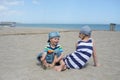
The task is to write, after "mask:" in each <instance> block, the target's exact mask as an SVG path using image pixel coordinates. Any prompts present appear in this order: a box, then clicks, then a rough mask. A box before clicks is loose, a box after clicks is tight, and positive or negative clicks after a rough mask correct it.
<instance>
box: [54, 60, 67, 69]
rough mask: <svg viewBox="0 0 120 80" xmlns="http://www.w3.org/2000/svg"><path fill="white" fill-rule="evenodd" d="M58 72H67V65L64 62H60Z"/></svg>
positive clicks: (56, 67)
mask: <svg viewBox="0 0 120 80" xmlns="http://www.w3.org/2000/svg"><path fill="white" fill-rule="evenodd" d="M55 70H56V71H63V70H66V65H65V62H64V61H63V60H61V61H60V66H55Z"/></svg>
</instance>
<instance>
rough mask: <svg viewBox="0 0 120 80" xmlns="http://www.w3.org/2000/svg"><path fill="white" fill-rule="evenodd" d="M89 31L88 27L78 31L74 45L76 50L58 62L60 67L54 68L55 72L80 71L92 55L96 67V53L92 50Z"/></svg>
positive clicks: (92, 44)
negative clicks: (77, 39)
mask: <svg viewBox="0 0 120 80" xmlns="http://www.w3.org/2000/svg"><path fill="white" fill-rule="evenodd" d="M91 32H92V31H91V29H90V27H89V26H84V27H82V28H81V29H80V33H79V38H80V39H81V40H79V41H78V43H77V45H76V50H75V51H74V52H73V53H71V54H69V55H67V56H66V57H65V58H63V59H62V60H61V61H60V66H55V70H56V71H62V70H65V69H67V68H68V69H81V68H82V67H83V66H85V64H86V62H87V61H88V60H89V58H90V57H91V56H92V55H93V60H94V65H95V66H98V63H97V59H96V52H95V48H94V43H93V40H92V39H91V38H90V37H91Z"/></svg>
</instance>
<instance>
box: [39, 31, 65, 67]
mask: <svg viewBox="0 0 120 80" xmlns="http://www.w3.org/2000/svg"><path fill="white" fill-rule="evenodd" d="M48 38H49V39H48V45H46V46H45V48H44V51H43V52H42V53H40V54H39V55H38V57H37V59H38V61H39V62H41V63H42V64H41V65H42V67H43V68H44V69H46V68H47V67H53V66H54V65H56V63H59V61H60V60H61V59H62V57H63V54H62V52H63V49H62V47H61V46H60V45H59V44H58V43H59V38H60V34H59V32H50V33H49V35H48Z"/></svg>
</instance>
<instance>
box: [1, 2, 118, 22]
mask: <svg viewBox="0 0 120 80" xmlns="http://www.w3.org/2000/svg"><path fill="white" fill-rule="evenodd" d="M1 21H13V22H18V23H50V24H109V23H116V24H120V0H0V22H1Z"/></svg>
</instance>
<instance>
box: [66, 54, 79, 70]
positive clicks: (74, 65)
mask: <svg viewBox="0 0 120 80" xmlns="http://www.w3.org/2000/svg"><path fill="white" fill-rule="evenodd" d="M68 59H69V62H70V63H71V65H72V66H73V67H74V68H79V67H78V66H77V65H76V64H75V63H74V62H73V60H72V59H71V58H70V57H69V56H68Z"/></svg>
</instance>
